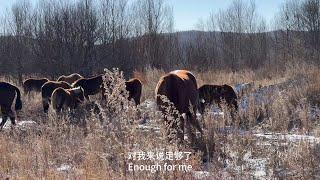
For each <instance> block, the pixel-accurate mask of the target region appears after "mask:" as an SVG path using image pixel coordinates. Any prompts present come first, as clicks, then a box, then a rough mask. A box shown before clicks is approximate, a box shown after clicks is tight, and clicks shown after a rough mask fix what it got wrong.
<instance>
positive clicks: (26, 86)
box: [23, 78, 49, 94]
mask: <svg viewBox="0 0 320 180" xmlns="http://www.w3.org/2000/svg"><path fill="white" fill-rule="evenodd" d="M48 81H49V79H47V78H41V79H35V78H29V79H26V80H25V81H23V91H24V93H25V94H29V93H30V92H31V91H36V92H41V87H42V86H43V85H44V83H46V82H48Z"/></svg>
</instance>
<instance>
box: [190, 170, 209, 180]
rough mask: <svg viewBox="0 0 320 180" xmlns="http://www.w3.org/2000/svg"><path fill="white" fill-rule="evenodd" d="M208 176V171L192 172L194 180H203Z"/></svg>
mask: <svg viewBox="0 0 320 180" xmlns="http://www.w3.org/2000/svg"><path fill="white" fill-rule="evenodd" d="M209 176H210V173H209V172H208V171H193V177H194V178H195V179H204V178H207V177H209Z"/></svg>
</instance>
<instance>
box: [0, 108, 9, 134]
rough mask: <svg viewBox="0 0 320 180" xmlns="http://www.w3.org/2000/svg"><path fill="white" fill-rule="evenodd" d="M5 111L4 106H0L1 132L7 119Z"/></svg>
mask: <svg viewBox="0 0 320 180" xmlns="http://www.w3.org/2000/svg"><path fill="white" fill-rule="evenodd" d="M6 109H7V108H6V107H5V106H1V113H2V121H1V123H0V130H2V128H3V126H4V125H5V124H6V122H7V119H8V115H7V111H6Z"/></svg>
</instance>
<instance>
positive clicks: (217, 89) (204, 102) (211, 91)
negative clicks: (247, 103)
mask: <svg viewBox="0 0 320 180" xmlns="http://www.w3.org/2000/svg"><path fill="white" fill-rule="evenodd" d="M198 92H199V99H200V107H199V110H200V112H201V114H203V113H204V110H205V107H206V106H210V105H212V104H213V103H216V104H218V106H219V107H220V108H221V103H222V100H225V101H226V103H227V105H228V107H229V108H234V109H235V110H238V103H237V95H236V93H235V92H234V90H233V88H232V87H231V86H229V85H227V84H225V85H211V84H205V85H203V86H201V87H200V88H199V89H198Z"/></svg>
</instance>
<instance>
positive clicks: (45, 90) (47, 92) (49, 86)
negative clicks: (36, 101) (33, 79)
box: [41, 81, 71, 112]
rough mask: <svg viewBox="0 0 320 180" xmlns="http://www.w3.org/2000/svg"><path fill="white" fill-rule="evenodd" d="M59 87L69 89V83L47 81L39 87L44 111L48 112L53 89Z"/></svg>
mask: <svg viewBox="0 0 320 180" xmlns="http://www.w3.org/2000/svg"><path fill="white" fill-rule="evenodd" d="M59 87H62V88H64V89H70V88H71V85H70V84H69V83H67V82H64V81H61V82H56V81H48V82H46V83H45V84H44V85H43V86H42V87H41V96H42V105H43V110H44V112H48V109H49V104H50V102H51V95H52V93H53V91H54V90H55V89H57V88H59Z"/></svg>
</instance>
